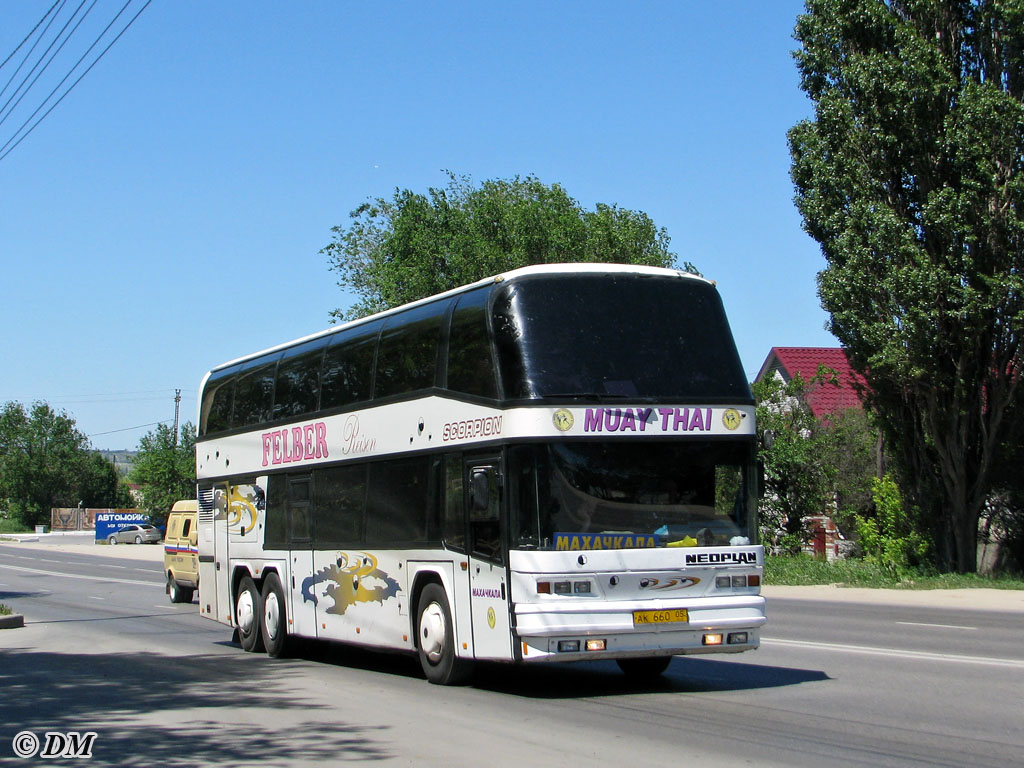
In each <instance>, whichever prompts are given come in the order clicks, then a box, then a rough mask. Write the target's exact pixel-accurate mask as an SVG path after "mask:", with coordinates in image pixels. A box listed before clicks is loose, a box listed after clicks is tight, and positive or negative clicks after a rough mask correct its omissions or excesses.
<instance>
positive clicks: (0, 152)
mask: <svg viewBox="0 0 1024 768" xmlns="http://www.w3.org/2000/svg"><path fill="white" fill-rule="evenodd" d="M151 2H153V0H146V3H145V4H144V5H143V6H142V8H140V9H139V11H138V13H136V14H135V15H134V16H133V17H132V18H131V20H130V21H129V22H128V23H127V24H126V25H125V26H124V27H123V28H122V29H121V31H120V32H118V33H117V36H116V37H115V38H114V39H113V40H111V41H110V44H109V45H107V47H106V48H104V49H103V51H102V52H101V53H100V55H99V56H97V57H96V58H95V59H93V61H92V63H91V64H89V66H88V67H87V68H86V69H85V71H84V72H83V73H82V74H81V75H80V76H79V77H78V79H77V80H75V82H73V83H72V84H71V86H70V87H69V88H68V89H67V90H66V91H64V93H63V94H61V96H60V98H59V99H57V101H55V102H54V103H53V105H52V106H51V107H50V108H49V109H48V110H46V112H44V113H43V114H42V116H41V117H40V118H39V119H38V120H36V122H35V123H33V124H32V127H30V128H29V129H28V130H27V131H25V133H24V134H22V136H21V137H20V138H18V140H17V141H14V137H15V136H17V135H18V134H19V133H21V131H22V130H24V128H25V126H26V125H28V123H29V122H30V121H31V120H32V118H33V117H35V116H36V115H37V114H38V113H39V110H41V109H42V108H43V107H44V106H45V105H46V102H47V101H49V100H50V98H51V97H52V96H53V94H54V93H56V92H57V90H58V89H59V88H60V86H61V85H63V84H64V82H65V81H66V80H67V79H68V78H69V77H70V76H71V75H72V73H74V71H75V69H77V68H78V65H79V64H81V63H82V61H83V60H84V59H85V57H86V56H87V55H88V54H89V52H90V51H92V49H93V48H95V47H96V45H97V43H99V42H100V40H101V39H102V38H103V36H104V35H105V34H106V33H107V31H108V30H109V29H110V27H111V26H113V24H114V22H115V21H117V19H118V18H120V16H121V14H122V13H124V11H125V9H126V8H127V7H128V6H129V5H131V3H132V0H128V2H126V3H125V4H124V6H123V7H122V8H121V10H120V11H118V12H117V16H115V17H114V19H113V20H112V21H111V22H110V24H108V25H107V27H106V28H105V29H104V30H103V32H102V33H101V34H100V36H99V37H97V38H96V41H95V42H94V43H93V44H92V45H90V46H89V49H88V50H87V51H86V52H85V53H84V54H83V55H82V58H80V59H79V60H78V62H76V63H75V66H74V67H72V68H71V70H70V71H69V72H68V74H66V75H65V76H64V77H63V79H61V81H60V82H59V83H58V84H57V85H56V86H55V87H54V89H53V90H52V91H51V92H50V94H49V95H48V96H47V97H46V99H45V100H44V101H43V103H42V104H40V105H39V107H37V108H36V110H35V111H34V112H33V113H32V114H31V115H29V117H28V119H26V120H25V122H24V123H22V125H21V126H20V127H19V128H18V130H17V131H15V132H14V135H13V136H12V137H11V138H10V139H8V140H7V143H5V144H4V145H3V146H2V147H0V162H2V161H3V160H4V158H6V157H7V156H8V155H9V154H11V152H13V151H14V150H15V149H16V148H17V146H18V145H19V144H21V142H23V141H24V140H25V139H26V138H28V136H29V134H31V133H32V131H34V130H35V129H36V128H37V127H38V126H39V124H40V123H41V122H43V120H45V119H46V118H47V116H49V114H50V113H51V112H53V110H54V109H56V108H57V105H59V104H60V103H61V102H62V101H64V99H65V97H66V96H67V95H68V94H69V93H71V91H73V90H74V89H75V86H77V85H78V84H79V83H80V82H82V78H84V77H85V76H86V75H87V74H89V72H90V71H92V68H93V67H94V66H96V64H97V63H99V60H100V59H102V58H103V57H104V56H105V55H106V54H107V51H109V50H110V49H111V48H112V47H113V45H114V43H116V42H117V41H118V40H120V39H121V36H122V35H123V34H124V33H125V32H127V31H128V29H129V27H131V26H132V24H134V23H135V20H136V19H138V18H139V16H141V15H142V12H143V11H145V10H146V9H147V8H148V7H149V4H150V3H151ZM12 141H14V143H13V144H11V142H12ZM5 150H6V151H5Z"/></svg>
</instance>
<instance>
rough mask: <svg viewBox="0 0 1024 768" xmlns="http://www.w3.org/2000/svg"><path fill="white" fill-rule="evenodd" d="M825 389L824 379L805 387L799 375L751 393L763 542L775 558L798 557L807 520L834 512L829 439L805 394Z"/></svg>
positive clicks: (763, 383)
mask: <svg viewBox="0 0 1024 768" xmlns="http://www.w3.org/2000/svg"><path fill="white" fill-rule="evenodd" d="M823 385H824V386H827V385H828V384H827V382H826V381H824V380H823V375H819V376H816V377H815V378H814V379H812V380H811V381H810V382H806V383H805V382H804V381H803V379H802V378H801V377H800V375H799V374H797V375H796V376H794V377H793V378H792V379H790V381H788V382H785V383H783V382H782V380H781V379H779V378H777V377H775V376H769V377H766V378H764V379H762V380H760V381H757V382H755V383H754V385H753V387H752V389H753V392H754V399H755V401H756V403H757V406H756V417H757V430H758V435H759V437H760V444H761V450H760V455H759V458H760V460H761V462H762V463H763V464H764V471H765V495H764V499H763V500H762V501H761V510H760V515H761V538H762V541H764V543H765V544H766V545H767V546H768V547H769V548H770V549H771V550H773V551H775V552H782V553H785V554H796V553H798V552H799V551H800V547H801V545H802V544H803V543H804V542H805V541H807V539H808V536H809V533H808V531H807V530H806V527H805V520H806V518H808V517H813V516H816V515H825V514H830V513H832V512H833V511H834V508H835V501H836V493H835V479H836V466H835V463H834V461H833V457H834V454H833V451H832V449H831V439H832V437H831V433H830V430H829V428H828V426H827V424H825V423H823V422H820V421H818V419H817V418H815V416H814V414H813V413H812V412H811V409H810V408H809V407H808V406H807V402H806V394H807V390H808V388H809V387H811V386H823Z"/></svg>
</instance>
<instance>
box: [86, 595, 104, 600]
mask: <svg viewBox="0 0 1024 768" xmlns="http://www.w3.org/2000/svg"><path fill="white" fill-rule="evenodd" d="M86 597H88V598H89V599H90V600H106V599H107V598H105V597H96V596H95V595H86Z"/></svg>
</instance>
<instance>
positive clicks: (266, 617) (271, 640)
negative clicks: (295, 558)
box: [260, 572, 288, 659]
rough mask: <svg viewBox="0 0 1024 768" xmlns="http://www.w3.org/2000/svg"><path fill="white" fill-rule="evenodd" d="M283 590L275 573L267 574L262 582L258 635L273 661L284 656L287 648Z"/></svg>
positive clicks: (286, 618) (285, 610)
mask: <svg viewBox="0 0 1024 768" xmlns="http://www.w3.org/2000/svg"><path fill="white" fill-rule="evenodd" d="M286 605H287V604H286V603H285V601H284V589H283V588H282V587H281V579H279V578H278V576H277V574H276V573H273V572H271V573H268V574H267V577H266V578H265V579H264V580H263V611H262V612H261V613H260V616H261V619H260V633H261V634H262V635H263V647H264V648H266V649H267V655H268V656H272V657H274V658H275V659H277V658H280V657H282V656H284V655H285V650H286V648H287V646H288V614H287V608H286Z"/></svg>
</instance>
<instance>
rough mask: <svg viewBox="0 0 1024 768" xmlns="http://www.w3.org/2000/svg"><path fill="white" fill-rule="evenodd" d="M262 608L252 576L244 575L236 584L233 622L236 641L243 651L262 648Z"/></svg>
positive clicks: (253, 650)
mask: <svg viewBox="0 0 1024 768" xmlns="http://www.w3.org/2000/svg"><path fill="white" fill-rule="evenodd" d="M262 609H263V605H262V601H261V600H260V592H259V590H258V589H256V584H254V583H253V580H252V578H251V577H249V576H246V577H245V578H243V579H242V581H241V583H240V584H239V585H238V597H237V598H236V599H235V624H237V625H238V642H239V643H241V645H242V650H243V651H249V652H250V653H251V652H257V651H261V650H263V638H262V637H261V632H260V613H261V612H262Z"/></svg>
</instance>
